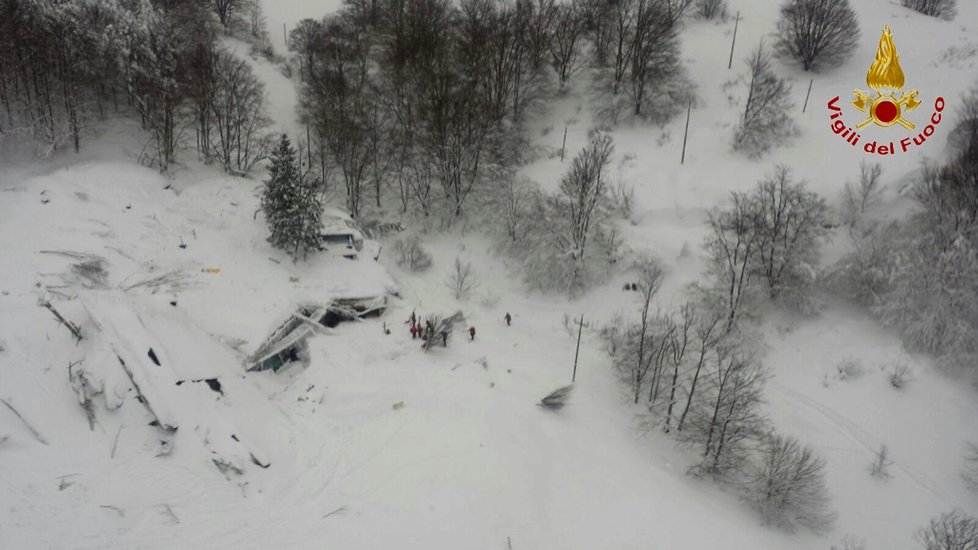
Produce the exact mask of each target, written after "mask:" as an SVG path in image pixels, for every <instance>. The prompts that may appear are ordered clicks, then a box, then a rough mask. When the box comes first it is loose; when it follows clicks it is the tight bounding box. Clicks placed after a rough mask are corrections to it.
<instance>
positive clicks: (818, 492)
mask: <svg viewBox="0 0 978 550" xmlns="http://www.w3.org/2000/svg"><path fill="white" fill-rule="evenodd" d="M744 487H745V491H746V493H745V498H746V499H747V500H748V502H750V503H751V504H752V505H753V506H754V507H755V508H756V509H757V510H758V511H760V512H761V514H762V515H763V516H764V518H765V520H766V521H768V522H770V523H771V524H773V525H776V526H778V527H781V528H784V529H788V530H793V529H795V528H796V527H799V526H801V527H807V528H809V529H811V530H813V531H822V530H825V529H828V528H829V527H831V525H832V523H833V521H834V520H835V514H834V513H833V512H832V510H831V509H830V506H829V505H830V498H829V494H828V489H827V487H826V485H825V460H824V459H822V458H820V457H818V456H817V455H816V454H815V451H814V450H813V449H812V448H811V447H808V446H806V445H802V444H801V443H799V442H798V440H797V439H794V438H793V437H790V436H782V435H777V434H773V435H770V436H769V437H767V438H766V439H765V440H764V442H763V444H762V451H761V457H760V460H759V463H758V464H756V465H755V466H754V467H753V469H752V472H751V475H750V477H749V479H748V481H747V482H746V484H745V486H744Z"/></svg>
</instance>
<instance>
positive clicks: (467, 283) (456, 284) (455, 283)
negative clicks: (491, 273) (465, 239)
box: [448, 256, 478, 300]
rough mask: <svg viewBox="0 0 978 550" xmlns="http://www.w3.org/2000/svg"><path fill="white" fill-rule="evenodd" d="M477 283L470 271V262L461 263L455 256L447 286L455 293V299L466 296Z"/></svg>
mask: <svg viewBox="0 0 978 550" xmlns="http://www.w3.org/2000/svg"><path fill="white" fill-rule="evenodd" d="M477 284H478V283H476V281H475V274H474V273H473V272H472V264H471V263H469V262H465V263H462V260H461V259H460V258H459V257H458V256H456V257H455V263H454V264H453V267H452V273H451V275H450V276H449V278H448V287H449V288H451V289H452V292H454V293H455V299H456V300H461V299H463V298H465V297H467V296H468V295H469V293H470V292H472V290H473V289H474V288H475V287H476V285H477Z"/></svg>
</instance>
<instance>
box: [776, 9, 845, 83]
mask: <svg viewBox="0 0 978 550" xmlns="http://www.w3.org/2000/svg"><path fill="white" fill-rule="evenodd" d="M775 34H776V35H777V38H778V42H777V50H778V53H779V54H781V55H782V56H783V57H786V58H788V59H791V60H794V61H797V62H798V63H799V64H800V65H801V67H802V69H804V70H806V71H809V70H818V69H820V68H822V67H826V66H836V65H839V64H841V63H842V62H843V61H845V60H846V59H848V58H849V56H851V55H852V52H854V51H856V45H857V43H858V42H859V23H857V22H856V12H855V11H853V9H852V6H851V5H850V4H849V0H786V1H785V2H784V3H783V4H781V18H780V19H779V20H778V27H777V30H776V31H775Z"/></svg>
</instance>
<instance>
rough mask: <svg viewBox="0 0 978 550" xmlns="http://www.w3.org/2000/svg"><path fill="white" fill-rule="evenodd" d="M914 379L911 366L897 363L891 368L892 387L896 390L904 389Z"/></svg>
mask: <svg viewBox="0 0 978 550" xmlns="http://www.w3.org/2000/svg"><path fill="white" fill-rule="evenodd" d="M911 379H912V373H911V372H910V365H907V364H906V363H896V364H894V365H893V366H892V367H890V385H891V386H893V387H894V388H896V389H898V390H899V389H903V387H904V386H906V385H907V383H908V382H910V380H911Z"/></svg>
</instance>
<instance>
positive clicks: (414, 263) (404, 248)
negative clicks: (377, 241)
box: [394, 235, 431, 272]
mask: <svg viewBox="0 0 978 550" xmlns="http://www.w3.org/2000/svg"><path fill="white" fill-rule="evenodd" d="M394 251H395V252H396V253H397V265H398V266H400V267H403V268H405V269H408V270H410V271H415V272H417V271H424V270H426V269H428V268H429V267H431V254H429V253H428V251H426V250H425V249H424V247H423V246H422V245H421V237H419V236H417V235H411V236H408V237H404V238H403V239H398V240H396V241H394Z"/></svg>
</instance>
